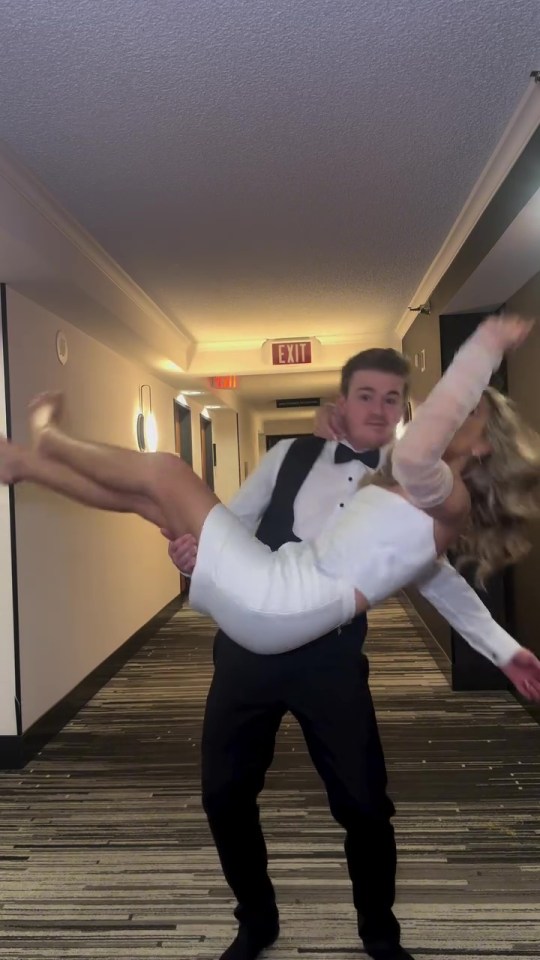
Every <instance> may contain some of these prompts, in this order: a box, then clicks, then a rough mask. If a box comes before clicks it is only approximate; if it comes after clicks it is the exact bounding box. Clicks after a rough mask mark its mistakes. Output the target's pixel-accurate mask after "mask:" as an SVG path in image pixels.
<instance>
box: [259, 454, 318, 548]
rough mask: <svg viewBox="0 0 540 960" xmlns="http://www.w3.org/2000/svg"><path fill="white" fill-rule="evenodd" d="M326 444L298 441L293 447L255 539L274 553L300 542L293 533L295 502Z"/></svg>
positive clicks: (278, 476) (279, 474)
mask: <svg viewBox="0 0 540 960" xmlns="http://www.w3.org/2000/svg"><path fill="white" fill-rule="evenodd" d="M325 443H326V441H325V440H321V439H320V438H319V437H313V436H307V437H298V439H297V440H294V441H293V443H291V445H290V447H289V449H288V450H287V453H286V454H285V456H284V458H283V463H282V464H281V467H280V468H279V472H278V475H277V478H276V483H275V486H274V490H273V492H272V496H271V498H270V503H269V504H268V506H267V508H266V510H265V511H264V514H263V516H262V519H261V522H260V524H259V526H258V528H257V533H256V534H255V536H256V537H257V539H258V540H260V541H261V542H262V543H266V545H267V546H268V547H270V548H271V549H272V550H278V549H279V547H281V545H282V544H284V543H290V542H291V541H294V542H296V543H298V542H299V540H300V537H297V536H296V535H295V534H294V533H293V526H294V501H295V500H296V497H297V496H298V492H299V490H300V487H301V486H302V484H303V483H304V481H305V479H306V477H307V475H308V473H309V472H310V470H311V469H312V467H313V465H314V463H315V461H316V460H318V459H319V457H320V455H321V452H322V449H323V447H324V445H325Z"/></svg>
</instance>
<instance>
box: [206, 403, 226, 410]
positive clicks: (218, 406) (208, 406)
mask: <svg viewBox="0 0 540 960" xmlns="http://www.w3.org/2000/svg"><path fill="white" fill-rule="evenodd" d="M204 409H205V410H223V404H222V403H207V404H206V407H205V408H204Z"/></svg>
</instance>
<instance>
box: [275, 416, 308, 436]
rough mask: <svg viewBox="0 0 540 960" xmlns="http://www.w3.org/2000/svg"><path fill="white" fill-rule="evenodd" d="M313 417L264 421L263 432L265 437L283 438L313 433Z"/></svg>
mask: <svg viewBox="0 0 540 960" xmlns="http://www.w3.org/2000/svg"><path fill="white" fill-rule="evenodd" d="M313 423H314V416H313V417H309V419H307V418H300V417H298V418H297V419H294V418H293V417H291V419H290V420H265V423H264V432H265V434H266V436H267V437H268V436H285V435H290V434H303V433H313Z"/></svg>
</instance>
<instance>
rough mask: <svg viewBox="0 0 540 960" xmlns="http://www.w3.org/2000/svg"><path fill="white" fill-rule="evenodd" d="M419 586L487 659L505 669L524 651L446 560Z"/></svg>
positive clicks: (467, 640) (437, 608) (433, 604)
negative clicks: (519, 652) (517, 654)
mask: <svg viewBox="0 0 540 960" xmlns="http://www.w3.org/2000/svg"><path fill="white" fill-rule="evenodd" d="M415 586H416V587H417V588H418V590H419V592H420V593H421V594H422V596H423V597H425V598H426V600H428V601H429V603H431V605H432V606H433V607H435V609H436V610H438V611H439V613H440V614H441V616H443V617H444V619H445V620H446V621H447V622H448V623H449V624H450V626H451V627H453V628H454V630H457V632H458V633H459V634H460V635H461V636H462V637H463V639H464V640H465V641H466V642H467V643H468V644H469V646H470V647H472V648H473V649H474V650H477V651H478V653H481V654H482V655H483V656H484V657H486V658H487V659H488V660H490V661H491V663H494V664H495V666H497V667H500V668H503V667H505V666H507V664H508V663H509V662H510V660H512V658H513V657H514V656H515V654H516V653H517V652H518V651H519V650H522V649H523V648H522V647H521V646H520V644H519V643H518V642H517V640H514V639H513V637H511V636H510V634H508V633H507V632H506V630H503V628H502V627H500V626H499V624H498V623H497V622H496V621H495V620H494V619H493V617H492V616H491V614H490V612H489V610H488V609H487V608H486V607H485V606H484V604H483V603H482V601H481V599H480V597H479V596H478V594H477V593H476V592H475V591H474V590H473V588H472V587H470V586H469V584H468V583H467V581H466V580H464V578H463V577H462V576H461V575H460V574H459V573H458V572H457V570H455V569H454V567H453V566H452V565H451V564H450V563H449V562H448V560H447V559H446V558H442V559H439V560H438V561H437V562H436V563H434V564H433V567H432V569H431V571H430V572H429V573H428V574H427V575H425V576H424V577H423V578H422V579H420V580H418V581H416V583H415Z"/></svg>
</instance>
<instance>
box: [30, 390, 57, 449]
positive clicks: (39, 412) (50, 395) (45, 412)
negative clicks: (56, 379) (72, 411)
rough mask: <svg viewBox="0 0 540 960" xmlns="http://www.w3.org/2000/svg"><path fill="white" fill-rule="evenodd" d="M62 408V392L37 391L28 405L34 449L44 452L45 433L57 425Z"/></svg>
mask: <svg viewBox="0 0 540 960" xmlns="http://www.w3.org/2000/svg"><path fill="white" fill-rule="evenodd" d="M63 408H64V396H63V394H62V393H59V392H53V391H49V392H47V393H38V395H37V396H36V397H34V399H33V400H32V401H31V402H30V404H29V406H28V413H29V421H30V433H31V436H32V441H33V443H34V446H35V447H36V449H38V450H40V452H43V453H46V452H47V451H46V449H43V448H44V447H46V439H47V433H48V431H50V429H51V428H54V427H57V426H58V425H59V422H60V418H61V416H62V412H63Z"/></svg>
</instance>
